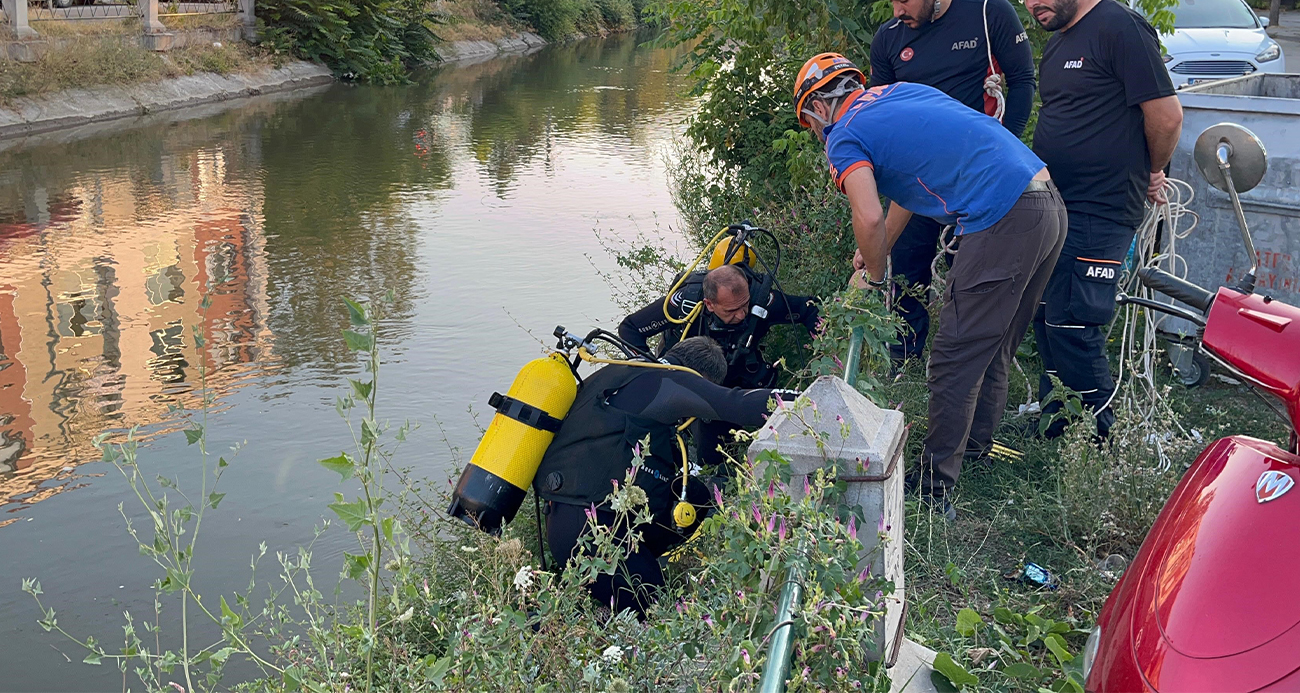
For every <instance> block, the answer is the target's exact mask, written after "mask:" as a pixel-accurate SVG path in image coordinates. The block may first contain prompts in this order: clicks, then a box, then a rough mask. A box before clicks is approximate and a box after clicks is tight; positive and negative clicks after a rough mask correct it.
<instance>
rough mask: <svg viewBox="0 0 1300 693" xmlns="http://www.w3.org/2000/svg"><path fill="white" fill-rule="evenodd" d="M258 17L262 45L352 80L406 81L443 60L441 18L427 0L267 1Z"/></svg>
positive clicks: (399, 82) (390, 82)
mask: <svg viewBox="0 0 1300 693" xmlns="http://www.w3.org/2000/svg"><path fill="white" fill-rule="evenodd" d="M257 21H258V26H259V35H260V36H261V41H262V43H263V45H266V46H269V47H271V48H272V49H274V50H276V51H278V52H282V53H287V54H290V55H294V56H296V57H299V58H303V59H306V60H313V61H316V62H321V63H324V64H325V65H327V66H329V67H330V69H332V70H334V71H335V72H336V73H338V74H339V75H341V76H343V77H345V78H347V79H356V80H360V81H365V82H374V83H378V84H401V83H403V82H405V81H406V74H407V71H408V70H409V69H410V68H411V67H414V66H417V65H420V64H423V63H428V62H432V61H436V60H437V59H438V56H437V53H435V52H434V47H435V46H436V44H437V42H438V37H437V35H436V34H435V33H434V29H435V27H436V26H437V24H438V21H439V20H438V16H437V15H436V14H434V13H433V12H432V11H431V10H430V9H429V4H428V3H427V2H426V0H266V1H265V2H259V3H258V6H257Z"/></svg>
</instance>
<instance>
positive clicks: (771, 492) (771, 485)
mask: <svg viewBox="0 0 1300 693" xmlns="http://www.w3.org/2000/svg"><path fill="white" fill-rule="evenodd" d="M767 497H768V498H776V480H775V479H773V480H772V481H769V482H768V483H767Z"/></svg>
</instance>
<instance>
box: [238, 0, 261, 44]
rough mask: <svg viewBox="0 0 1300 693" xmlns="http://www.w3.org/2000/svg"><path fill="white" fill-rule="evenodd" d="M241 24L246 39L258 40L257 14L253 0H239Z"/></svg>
mask: <svg viewBox="0 0 1300 693" xmlns="http://www.w3.org/2000/svg"><path fill="white" fill-rule="evenodd" d="M239 19H240V22H239V23H240V26H241V27H242V28H243V34H244V40H245V41H249V42H253V41H256V40H257V14H256V13H255V12H254V10H253V0H239Z"/></svg>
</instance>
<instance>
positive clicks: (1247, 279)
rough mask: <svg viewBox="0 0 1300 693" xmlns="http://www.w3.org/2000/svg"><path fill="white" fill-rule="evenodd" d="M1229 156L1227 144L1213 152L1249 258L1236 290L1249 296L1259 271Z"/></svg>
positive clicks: (1230, 152) (1221, 143) (1253, 244)
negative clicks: (1247, 269) (1230, 199)
mask: <svg viewBox="0 0 1300 693" xmlns="http://www.w3.org/2000/svg"><path fill="white" fill-rule="evenodd" d="M1231 156H1232V146H1231V145H1230V144H1228V143H1227V142H1220V143H1219V146H1218V148H1217V149H1216V150H1215V158H1216V159H1218V163H1219V171H1220V172H1221V173H1223V182H1224V187H1225V188H1227V190H1228V196H1229V197H1231V198H1232V210H1233V211H1234V212H1236V213H1237V225H1238V226H1240V227H1241V240H1242V241H1243V242H1244V243H1245V244H1246V253H1247V255H1249V257H1250V270H1249V271H1247V272H1246V274H1245V276H1243V277H1242V278H1241V281H1240V282H1237V286H1236V289H1237V290H1238V291H1240V292H1242V293H1243V294H1249V293H1254V291H1255V274H1256V272H1258V271H1259V256H1258V255H1256V254H1255V242H1254V241H1253V240H1251V237H1250V229H1249V228H1248V227H1247V226H1246V213H1245V212H1244V211H1242V209H1241V198H1240V197H1238V196H1237V186H1236V184H1234V183H1233V180H1232V165H1231V164H1229V163H1228V158H1229V157H1231Z"/></svg>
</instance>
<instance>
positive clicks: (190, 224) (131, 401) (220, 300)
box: [0, 146, 275, 526]
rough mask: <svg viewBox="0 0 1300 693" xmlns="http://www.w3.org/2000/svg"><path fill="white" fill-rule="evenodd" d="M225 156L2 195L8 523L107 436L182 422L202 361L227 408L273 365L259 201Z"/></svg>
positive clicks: (164, 161)
mask: <svg viewBox="0 0 1300 693" xmlns="http://www.w3.org/2000/svg"><path fill="white" fill-rule="evenodd" d="M227 152H228V148H225V147H221V146H215V147H214V146H208V147H201V148H196V149H190V150H188V151H180V152H165V153H162V154H161V155H160V156H159V157H158V158H157V159H156V166H154V167H153V170H152V171H151V172H150V176H149V178H151V179H150V180H140V179H138V175H139V171H138V169H134V170H133V169H122V170H116V171H89V172H85V173H80V174H78V175H77V176H75V177H74V178H73V179H72V180H71V181H70V182H69V183H68V184H67V185H68V187H67V188H66V189H64V190H60V191H57V192H55V191H47V190H43V189H41V188H40V187H38V186H32V185H19V186H8V187H10V188H11V189H12V188H17V189H18V190H17V191H18V194H20V195H21V196H22V199H20V200H15V199H0V503H3V506H2V507H3V510H4V513H3V514H0V526H4V525H5V524H8V523H11V522H14V521H16V519H17V517H16V515H13V513H14V511H16V510H18V509H21V508H22V507H25V506H28V505H31V504H32V503H36V502H38V501H41V500H43V499H45V498H48V497H50V496H52V495H54V494H57V493H60V492H62V491H64V490H67V489H69V488H71V487H73V486H75V485H76V484H77V483H78V482H77V474H76V469H75V468H76V466H77V465H79V464H81V463H84V462H87V461H90V460H94V459H97V458H98V453H97V452H96V450H95V449H94V446H93V445H92V442H91V441H92V440H93V438H94V437H95V436H96V435H98V434H99V433H101V432H102V431H105V430H111V431H116V432H118V433H121V432H123V431H125V430H127V429H129V428H131V427H134V426H140V427H142V435H144V436H151V435H157V434H159V433H161V432H165V431H167V430H171V429H172V428H175V427H176V426H177V425H178V424H179V422H178V419H177V418H176V417H175V416H174V414H173V410H174V408H175V407H177V406H184V407H195V406H198V404H199V396H198V393H197V391H196V390H197V388H198V387H199V386H200V374H199V365H200V363H203V362H204V359H206V367H207V386H208V388H209V390H210V391H211V392H212V393H213V394H214V395H215V396H216V398H217V400H218V402H219V401H220V398H221V397H222V396H224V395H226V394H228V393H230V392H231V391H232V390H233V389H235V388H238V387H239V386H240V385H241V384H242V383H243V382H244V381H245V380H246V379H247V378H248V376H249V375H250V373H251V371H253V370H254V369H258V370H261V369H266V368H273V367H274V366H275V358H274V355H273V351H272V337H271V332H270V330H269V328H268V327H267V319H266V316H267V298H266V290H267V282H266V277H267V268H266V257H265V238H264V236H263V233H262V228H261V223H260V219H261V206H262V199H261V193H260V189H258V188H253V187H245V186H243V185H240V184H235V183H230V182H228V181H227V178H226V166H227V161H226V157H227ZM254 154H255V152H254ZM238 155H239V156H248V155H249V152H248V151H247V150H246V149H244V150H240V151H239V153H238ZM133 174H134V176H133ZM133 177H134V179H133ZM205 298H207V299H209V301H208V307H207V308H206V309H205V308H204V307H203V304H204V299H205ZM196 329H197V330H198V331H199V333H200V334H202V336H203V342H204V348H203V352H202V355H200V353H199V351H198V350H197V349H196V348H195V341H196V340H195V338H194V337H195V330H196ZM218 406H219V405H218ZM47 482H48V483H47ZM5 515H9V516H10V517H5Z"/></svg>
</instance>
